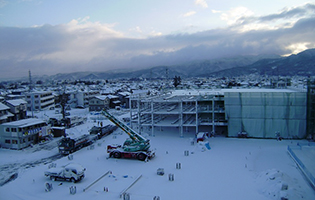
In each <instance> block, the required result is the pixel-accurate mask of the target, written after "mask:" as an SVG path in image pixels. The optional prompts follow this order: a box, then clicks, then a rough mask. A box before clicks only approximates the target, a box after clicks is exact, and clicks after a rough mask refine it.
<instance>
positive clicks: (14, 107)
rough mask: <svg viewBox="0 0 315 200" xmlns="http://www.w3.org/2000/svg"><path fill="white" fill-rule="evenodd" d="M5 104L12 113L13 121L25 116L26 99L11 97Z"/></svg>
mask: <svg viewBox="0 0 315 200" xmlns="http://www.w3.org/2000/svg"><path fill="white" fill-rule="evenodd" d="M5 104H6V105H7V106H8V107H9V108H10V112H11V113H12V114H14V121H16V120H20V119H25V118H26V111H27V103H26V101H24V100H23V99H13V100H7V101H6V102H5Z"/></svg>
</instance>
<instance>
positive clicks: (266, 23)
mask: <svg viewBox="0 0 315 200" xmlns="http://www.w3.org/2000/svg"><path fill="white" fill-rule="evenodd" d="M232 13H233V12H232ZM225 16H228V17H226V19H227V21H228V20H229V19H231V18H232V19H233V15H228V14H226V13H224V14H222V15H221V18H223V19H224V17H225ZM314 16H315V5H314V4H305V5H302V6H299V7H293V8H285V9H283V10H282V11H281V12H279V13H275V14H270V15H265V16H254V15H253V14H248V15H243V16H242V15H239V16H238V17H236V18H235V20H234V21H233V20H229V21H228V23H229V25H234V26H235V28H236V27H237V26H239V30H241V31H249V30H259V29H260V30H263V29H270V30H271V29H278V28H290V27H292V26H294V24H295V23H296V22H297V21H298V20H300V19H303V18H305V17H314ZM229 17H230V18H229Z"/></svg>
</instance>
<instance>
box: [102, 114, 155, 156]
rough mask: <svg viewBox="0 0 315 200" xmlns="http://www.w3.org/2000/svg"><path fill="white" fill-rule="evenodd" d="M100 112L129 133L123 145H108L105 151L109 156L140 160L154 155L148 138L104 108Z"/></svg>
mask: <svg viewBox="0 0 315 200" xmlns="http://www.w3.org/2000/svg"><path fill="white" fill-rule="evenodd" d="M101 114H102V115H104V116H105V117H107V118H108V119H109V120H110V121H111V122H113V123H114V124H115V125H116V126H117V127H119V128H120V129H121V130H123V131H124V132H125V133H127V134H128V135H129V138H127V139H126V141H125V142H124V144H123V145H108V146H107V153H109V157H114V158H134V159H138V160H141V161H145V160H147V159H151V158H154V157H155V152H154V151H152V150H150V140H149V139H146V138H145V137H143V136H142V135H140V134H139V133H137V132H136V131H134V130H133V129H131V128H130V127H129V126H127V125H125V124H124V123H123V122H121V121H120V120H118V119H117V118H116V117H115V116H113V115H112V114H110V113H109V112H108V111H107V110H106V109H103V110H102V111H101Z"/></svg>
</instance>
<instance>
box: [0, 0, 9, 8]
mask: <svg viewBox="0 0 315 200" xmlns="http://www.w3.org/2000/svg"><path fill="white" fill-rule="evenodd" d="M7 4H8V2H7V1H5V0H0V8H3V7H4V6H6V5H7Z"/></svg>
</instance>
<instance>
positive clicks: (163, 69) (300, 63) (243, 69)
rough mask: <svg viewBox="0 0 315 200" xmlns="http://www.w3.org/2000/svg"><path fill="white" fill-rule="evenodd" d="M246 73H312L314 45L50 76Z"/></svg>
mask: <svg viewBox="0 0 315 200" xmlns="http://www.w3.org/2000/svg"><path fill="white" fill-rule="evenodd" d="M249 74H258V75H270V76H279V75H280V76H293V75H301V76H313V75H315V49H308V50H305V51H303V52H301V53H299V54H294V55H291V56H288V57H281V56H279V55H258V56H238V57H231V58H221V59H214V60H202V61H194V62H189V63H184V64H180V65H173V66H155V67H152V68H146V69H141V70H133V71H132V70H124V71H122V70H120V71H113V70H112V71H106V72H75V73H68V74H56V75H53V76H49V77H47V78H49V79H54V80H80V79H81V80H86V79H88V80H94V79H116V78H127V79H132V78H152V79H155V78H173V77H175V76H180V77H182V78H188V77H233V76H234V77H236V76H242V75H249Z"/></svg>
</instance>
